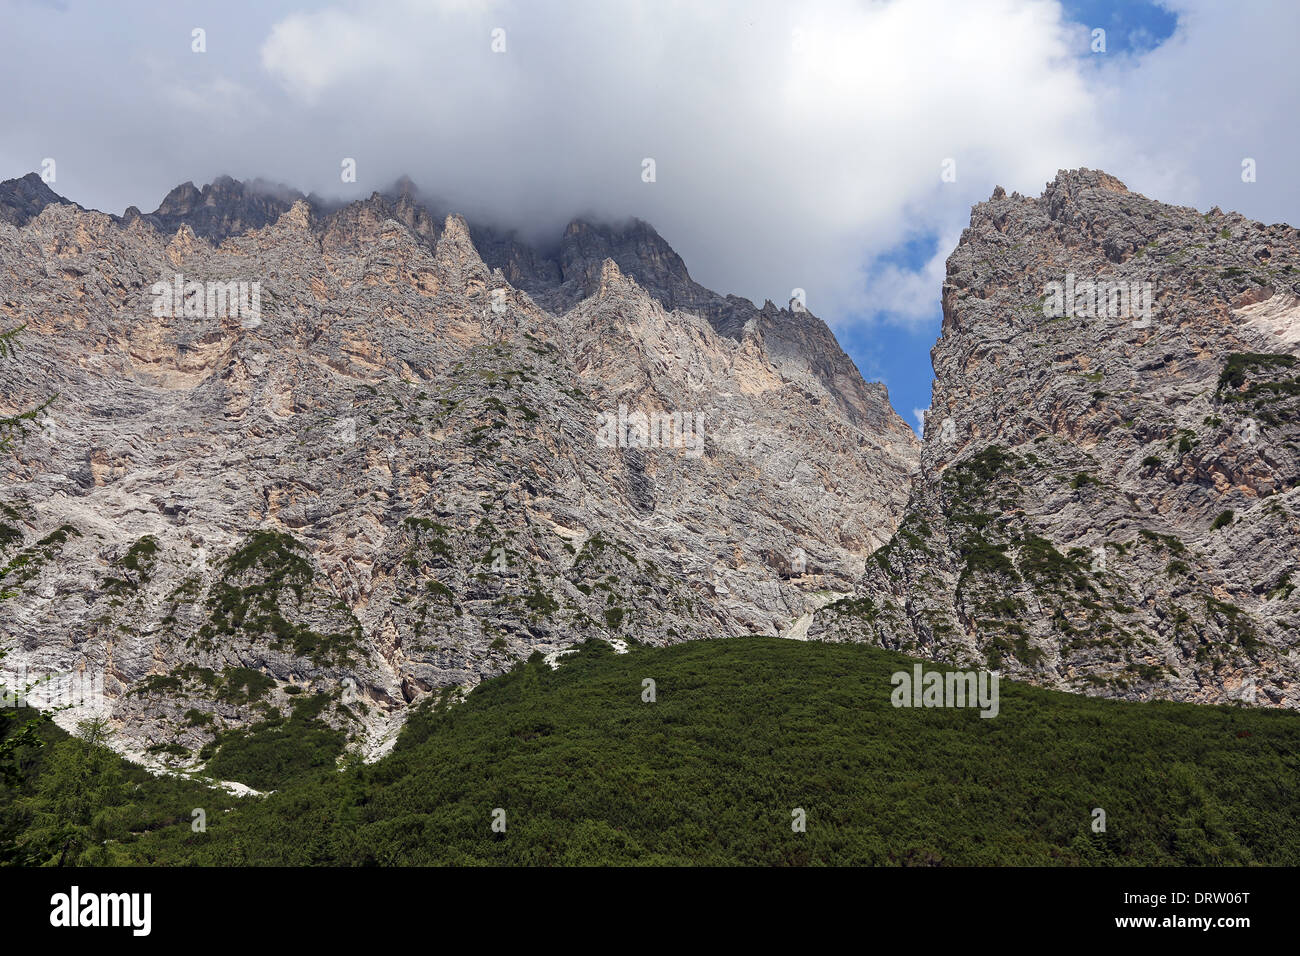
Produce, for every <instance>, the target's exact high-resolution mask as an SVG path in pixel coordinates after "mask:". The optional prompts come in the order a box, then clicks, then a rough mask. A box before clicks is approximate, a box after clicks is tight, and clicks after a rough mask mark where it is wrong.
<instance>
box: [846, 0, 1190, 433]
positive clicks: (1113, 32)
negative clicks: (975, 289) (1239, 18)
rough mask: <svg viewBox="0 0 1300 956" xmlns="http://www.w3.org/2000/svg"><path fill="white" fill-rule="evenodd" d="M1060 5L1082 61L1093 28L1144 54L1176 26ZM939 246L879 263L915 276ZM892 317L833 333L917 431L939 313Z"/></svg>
mask: <svg viewBox="0 0 1300 956" xmlns="http://www.w3.org/2000/svg"><path fill="white" fill-rule="evenodd" d="M1062 6H1063V7H1064V11H1065V16H1066V17H1067V18H1068V19H1070V20H1072V21H1074V22H1076V23H1079V24H1082V25H1083V26H1085V27H1087V30H1088V33H1087V35H1086V36H1081V37H1080V48H1079V50H1078V54H1077V55H1078V57H1079V58H1080V59H1081V60H1088V59H1090V58H1092V57H1094V56H1099V55H1102V54H1094V53H1093V52H1092V42H1091V39H1092V34H1091V31H1092V30H1093V29H1096V28H1101V29H1104V30H1105V31H1106V54H1105V55H1111V54H1119V55H1123V54H1142V53H1146V52H1148V51H1150V50H1152V49H1154V48H1155V47H1158V46H1159V45H1160V44H1161V43H1164V42H1165V41H1166V40H1168V39H1169V37H1170V36H1172V35H1173V33H1174V29H1175V27H1176V26H1177V22H1178V19H1177V16H1176V15H1175V14H1173V13H1171V12H1170V11H1169V10H1166V9H1165V8H1163V7H1161V6H1158V5H1157V4H1154V3H1149V2H1145V0H1074V2H1066V3H1064V4H1062ZM991 192H992V190H989V193H991ZM1155 198H1159V197H1155ZM975 201H978V200H975ZM940 242H941V237H940V235H939V234H938V232H935V231H930V232H927V233H926V234H925V235H923V236H918V237H913V238H910V239H908V240H906V241H904V242H900V243H899V244H898V245H897V246H895V247H893V248H892V249H889V250H887V251H886V252H884V253H883V254H882V255H881V256H880V257H879V259H878V261H883V262H888V263H894V264H896V265H898V266H899V267H901V268H903V269H906V270H909V271H912V272H919V271H921V270H923V269H924V268H925V266H926V263H927V262H929V261H930V260H931V259H932V258H933V257H934V256H935V255H936V254H937V253H940V252H942V253H943V254H944V255H947V253H948V252H951V251H952V250H951V249H948V248H943V249H940ZM896 319H897V317H896V316H894V315H892V314H891V313H890V312H889V311H887V310H880V309H864V310H861V311H858V312H855V313H852V314H850V315H849V316H848V317H847V318H846V319H845V320H844V321H843V323H842V324H840V325H839V328H838V332H837V335H838V338H839V340H840V345H841V346H842V347H843V349H844V351H846V352H847V353H848V354H849V356H850V357H851V358H852V359H853V360H854V362H856V363H857V365H858V369H859V370H860V371H861V372H862V374H863V376H865V377H866V378H868V379H877V380H880V381H883V382H884V383H885V384H886V385H887V386H888V388H889V400H890V402H891V404H893V406H894V409H895V410H896V411H897V412H898V413H899V414H900V415H902V416H903V417H904V418H905V419H906V420H907V422H908V424H910V425H911V426H912V427H913V428H914V429H916V430H917V432H918V433H919V432H920V427H921V422H920V419H919V418H918V416H917V415H916V410H917V409H925V408H929V406H930V386H931V383H932V382H933V379H934V374H933V369H932V367H931V365H930V349H931V348H932V347H933V346H934V344H935V342H936V341H937V340H938V338H939V331H940V323H941V322H942V320H943V314H942V310H941V309H940V307H939V303H937V302H936V303H934V305H933V308H931V309H930V310H929V312H928V314H926V315H924V316H922V317H912V318H908V319H906V320H904V321H897V320H896Z"/></svg>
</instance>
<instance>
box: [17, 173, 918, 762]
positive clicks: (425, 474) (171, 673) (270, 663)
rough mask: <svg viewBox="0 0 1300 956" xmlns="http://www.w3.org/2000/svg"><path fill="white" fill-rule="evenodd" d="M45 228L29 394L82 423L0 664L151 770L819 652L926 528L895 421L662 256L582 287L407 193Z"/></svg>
mask: <svg viewBox="0 0 1300 956" xmlns="http://www.w3.org/2000/svg"><path fill="white" fill-rule="evenodd" d="M26 182H27V181H26V180H23V181H10V182H9V183H4V184H0V197H5V198H4V200H3V201H4V202H5V203H6V204H7V205H9V204H13V203H15V202H16V200H11V199H9V198H8V197H11V196H21V195H26V194H27V193H29V192H30V190H29V189H28V188H27V186H26V185H22V184H23V183H26ZM16 184H17V185H16ZM36 205H40V206H41V208H40V209H39V210H38V211H35V212H34V213H33V215H32V216H31V217H30V218H29V219H28V220H26V221H24V222H23V223H22V224H21V225H15V224H14V223H12V222H9V221H6V222H5V223H0V281H2V284H0V312H3V318H0V327H5V328H7V327H11V326H15V325H20V324H25V326H26V328H25V331H24V333H23V337H22V339H21V342H20V345H21V350H20V354H19V355H18V356H17V357H16V358H14V359H12V360H9V361H6V362H4V363H2V364H0V396H3V404H4V407H6V408H8V409H14V410H16V409H21V408H27V407H30V406H31V405H33V404H36V403H38V402H40V401H43V400H44V399H46V398H48V397H49V396H50V395H56V396H57V397H56V400H55V402H54V404H53V405H52V406H51V408H50V414H49V415H48V416H42V421H41V422H39V427H38V428H35V429H34V430H33V431H31V433H30V434H29V435H28V437H27V440H26V441H25V442H24V443H22V444H21V446H20V447H18V449H17V452H16V454H15V455H14V457H13V458H12V459H11V460H9V461H8V462H7V463H6V474H5V481H4V486H3V496H2V498H0V585H2V586H3V588H4V589H5V590H6V591H11V592H16V593H14V594H13V596H11V597H9V598H8V599H6V600H5V602H4V611H5V613H4V616H3V618H0V646H5V647H8V648H12V650H11V652H10V654H9V656H8V658H7V659H6V661H5V665H6V667H7V668H8V669H9V670H10V671H11V672H12V671H14V670H15V669H17V668H22V667H25V668H27V669H28V671H29V672H32V671H40V672H51V671H53V672H59V673H68V672H72V673H78V674H83V675H88V676H89V677H93V676H94V675H99V674H101V673H102V674H104V679H103V686H102V691H101V689H100V688H98V687H95V688H94V689H93V691H92V696H93V697H94V698H95V700H96V702H98V703H100V704H102V705H104V706H106V707H107V708H108V709H109V710H110V711H111V716H112V718H113V723H114V727H115V728H116V731H117V737H116V742H117V745H118V746H119V747H120V748H121V749H122V750H123V751H124V752H125V753H127V754H128V755H130V756H132V757H133V758H135V759H138V760H142V761H145V762H147V763H152V764H159V765H167V766H178V767H187V766H194V765H196V763H197V762H199V761H205V760H207V759H208V758H210V757H212V758H214V759H215V761H216V765H217V766H220V764H221V762H222V760H223V759H224V758H223V757H222V753H223V751H224V749H225V748H227V747H234V746H237V743H236V742H237V740H238V739H240V736H241V735H242V734H244V733H245V732H246V731H248V729H249V728H251V727H255V726H262V725H264V724H265V723H266V722H267V721H268V720H274V719H279V718H277V717H276V715H281V716H285V715H292V716H293V717H296V718H300V719H302V720H304V721H305V720H308V719H310V720H312V721H316V722H318V723H320V724H321V725H322V726H324V727H326V728H329V731H328V732H330V733H342V734H344V735H346V737H347V739H348V740H349V741H350V742H351V745H352V746H354V747H355V748H357V749H360V750H361V751H363V752H365V753H367V754H371V755H374V754H378V753H381V752H383V751H384V750H385V749H386V748H387V747H388V746H390V745H391V743H392V741H393V739H394V737H395V735H396V732H397V730H398V729H399V727H400V726H401V723H402V721H403V720H404V719H405V716H406V714H407V713H408V711H409V709H410V705H411V704H413V703H416V702H419V701H421V700H423V699H425V698H427V697H428V696H430V695H437V696H439V697H445V696H447V695H448V694H452V693H463V692H464V691H465V690H467V689H468V688H470V687H472V686H474V685H475V684H476V683H477V682H478V681H480V680H481V679H483V678H484V677H485V676H488V675H492V674H497V673H501V672H503V671H505V670H507V669H509V668H510V667H511V666H512V665H513V664H514V663H515V662H517V661H519V660H521V659H525V658H528V657H529V656H530V655H532V654H533V653H535V652H540V653H541V654H543V655H544V656H549V657H551V659H553V660H554V659H557V658H558V656H559V655H562V654H564V653H565V652H566V651H567V650H568V649H569V648H571V647H573V646H575V645H576V644H578V643H580V642H581V641H583V640H585V639H587V638H591V637H598V638H601V639H604V640H608V641H610V642H612V643H613V644H614V646H616V647H620V648H621V647H624V646H626V645H627V644H631V643H643V644H654V645H658V644H670V643H676V642H680V641H685V640H691V639H699V638H714V637H729V636H738V635H745V634H767V635H781V634H784V635H789V636H800V635H801V634H802V633H803V630H804V629H805V628H807V626H808V625H809V623H810V622H811V621H812V619H813V615H814V613H815V611H816V610H817V608H819V607H821V606H822V605H824V604H825V603H826V602H828V601H831V600H834V599H835V598H836V597H838V596H841V595H845V594H848V593H850V592H851V591H852V590H853V587H854V584H855V582H856V581H858V580H860V579H861V577H862V574H863V572H864V569H865V568H866V567H867V564H868V561H869V558H870V555H871V554H872V553H873V552H874V551H875V550H876V549H877V548H878V547H879V546H881V545H882V544H884V543H885V542H886V541H887V540H889V538H890V536H891V535H892V534H893V532H894V530H895V527H896V526H897V523H898V520H899V519H900V517H901V516H902V514H903V511H904V508H905V507H906V505H907V501H908V495H909V488H910V476H911V474H912V473H913V472H914V471H915V470H916V468H917V464H918V454H919V442H918V441H917V440H916V438H915V436H914V435H913V433H912V431H911V430H910V428H908V427H907V425H906V424H905V423H904V422H903V421H902V420H901V419H900V418H899V417H898V416H897V415H896V414H895V413H894V412H893V410H892V409H891V408H890V406H889V404H888V398H887V395H886V393H885V390H884V388H883V386H880V385H869V384H867V383H865V382H863V381H862V379H861V377H860V376H859V375H858V373H857V370H856V368H855V367H854V366H853V364H852V362H851V361H850V360H849V359H848V358H847V356H845V355H844V353H843V351H842V350H841V349H840V348H839V346H838V344H836V342H835V340H834V337H833V335H832V334H831V333H830V331H829V329H828V328H827V327H826V325H825V324H824V323H823V322H822V321H821V320H820V319H818V318H816V317H815V316H813V315H812V314H811V313H808V312H806V311H802V310H790V309H779V308H777V307H776V306H774V305H772V304H771V303H767V304H765V305H764V306H763V307H762V308H759V307H756V306H754V305H753V304H752V303H748V302H746V301H745V300H742V299H738V298H735V297H723V296H719V295H716V294H714V293H712V292H709V291H708V290H706V289H704V288H703V287H701V286H699V285H698V284H696V283H695V282H694V281H693V280H692V279H691V278H690V276H689V274H688V273H687V272H686V269H685V266H684V265H683V264H682V263H681V260H680V258H679V257H677V255H676V254H675V253H674V252H673V251H672V250H671V249H670V248H669V247H668V245H667V243H665V242H664V241H663V239H662V238H660V237H659V236H658V235H657V234H656V233H655V232H654V230H653V229H651V228H650V227H649V226H648V225H646V224H644V223H633V224H631V225H629V226H626V227H622V228H619V229H613V228H610V227H605V226H600V225H593V224H589V223H585V222H575V223H573V224H570V226H569V227H568V228H567V229H566V230H565V232H564V236H563V237H562V238H561V240H560V242H559V243H558V245H557V247H556V248H557V249H558V250H559V252H558V255H557V254H556V253H555V252H554V251H553V250H552V251H551V252H549V253H548V252H546V251H543V250H536V249H530V248H529V247H527V246H525V245H523V244H521V243H520V242H518V241H517V240H516V239H515V238H513V236H511V235H510V234H508V233H506V234H497V233H494V232H492V231H491V230H490V229H487V228H479V227H474V226H471V225H470V224H469V223H467V222H466V221H465V220H464V219H463V218H462V217H460V216H458V215H455V214H448V215H443V214H442V213H441V211H438V210H435V209H431V208H430V206H429V205H428V204H426V203H425V202H424V201H423V200H421V199H420V197H419V195H418V193H417V192H416V191H415V189H414V187H413V186H412V185H411V184H410V183H409V182H404V183H401V184H398V186H397V187H396V188H395V189H394V190H393V191H391V192H390V193H388V194H375V195H373V196H371V197H370V198H369V199H367V200H363V201H359V202H354V203H350V204H347V205H344V206H341V207H330V206H329V205H328V204H326V203H323V202H321V201H319V200H318V199H315V198H313V197H303V196H301V195H300V194H294V193H291V192H290V191H286V190H284V189H283V188H281V187H267V186H266V185H265V184H248V185H246V184H241V183H238V182H237V181H235V180H230V179H225V178H223V179H220V180H218V181H216V182H214V183H212V184H210V185H209V186H206V187H204V188H203V189H201V190H200V189H198V188H196V187H194V186H193V185H191V184H185V185H182V186H179V187H177V188H176V189H175V190H173V191H172V192H171V193H170V194H169V195H168V196H167V198H166V199H165V200H164V201H163V203H162V204H161V205H160V206H159V208H158V209H157V210H156V211H155V212H153V213H149V214H140V213H139V212H138V211H136V210H134V209H131V210H128V211H127V213H126V214H125V215H123V216H122V217H113V216H108V215H105V214H103V213H99V212H94V211H87V210H83V209H81V208H80V207H77V206H75V205H73V204H70V203H67V202H65V201H62V200H60V199H58V197H54V198H53V199H50V198H49V197H46V196H44V194H41V196H40V197H38V198H37V199H36V200H34V201H33V202H28V203H27V205H25V206H24V208H26V209H29V210H35V207H36ZM512 276H513V277H514V278H513V279H512V278H511V277H512ZM190 283H199V284H200V285H197V286H193V285H187V284H190ZM240 283H243V284H244V285H243V288H242V289H241V287H240V285H239V284H240ZM228 284H231V285H228ZM174 290H175V291H174ZM236 301H237V302H239V303H242V305H243V306H245V308H243V309H242V310H241V309H238V308H236V307H235V306H234V305H232V303H234V302H236ZM187 312H189V313H190V314H187ZM651 425H654V426H659V427H658V428H656V429H655V430H654V431H653V436H654V439H655V440H654V441H653V443H651V442H650V441H649V440H648V438H649V437H650V436H649V434H648V433H650V432H651V428H650V426H651ZM660 429H662V430H660ZM661 438H662V439H663V440H662V441H660V439H661Z"/></svg>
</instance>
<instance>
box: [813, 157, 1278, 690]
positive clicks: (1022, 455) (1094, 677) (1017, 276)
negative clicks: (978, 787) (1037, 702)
mask: <svg viewBox="0 0 1300 956" xmlns="http://www.w3.org/2000/svg"><path fill="white" fill-rule="evenodd" d="M943 303H944V321H943V334H942V337H941V338H940V340H939V342H938V344H937V345H936V346H935V348H934V350H933V352H932V358H933V362H934V369H935V376H936V379H935V385H934V394H933V401H932V405H931V409H930V412H929V414H928V415H927V417H926V423H925V444H924V449H923V451H922V455H921V471H920V474H919V475H918V476H917V479H916V482H915V485H914V488H913V492H912V500H911V502H910V504H909V505H908V509H907V513H906V515H905V517H904V519H903V521H902V523H901V524H900V527H899V530H898V532H897V534H896V535H895V537H894V538H893V540H892V541H891V542H890V543H889V544H888V545H887V546H886V547H885V548H883V549H881V550H880V551H878V552H877V553H876V554H875V555H874V556H873V558H872V560H871V562H870V564H869V568H868V572H867V573H866V574H865V575H864V576H863V578H862V580H861V581H859V582H858V583H857V585H856V587H855V588H854V594H853V595H852V596H851V597H849V598H846V599H844V600H842V601H840V602H838V603H836V604H832V605H830V606H828V608H827V609H826V610H823V611H821V612H819V613H818V614H817V615H816V616H815V620H814V621H813V622H812V624H811V626H810V628H809V635H810V636H811V637H813V638H822V639H828V640H866V641H872V642H878V643H881V644H883V645H885V646H888V647H898V648H905V649H908V650H910V651H914V652H915V653H917V654H919V655H921V656H925V657H930V658H937V659H941V660H947V661H954V662H962V663H968V664H970V663H974V664H977V665H980V666H986V667H996V668H1000V669H1001V670H1003V672H1004V673H1007V674H1009V675H1011V676H1014V677H1017V678H1021V679H1027V680H1031V681H1034V682H1037V683H1041V684H1044V685H1047V686H1050V687H1055V688H1059V689H1062V690H1070V691H1076V692H1081V693H1087V694H1098V695H1106V696H1116V697H1124V698H1128V699H1133V700H1149V699H1153V698H1168V699H1177V700H1186V701H1195V702H1205V703H1210V702H1216V703H1217V702H1229V701H1240V702H1241V703H1243V704H1245V705H1258V706H1278V707H1289V708H1295V707H1297V706H1298V705H1300V683H1298V682H1297V680H1298V675H1300V638H1298V637H1297V634H1298V630H1297V623H1298V622H1300V614H1298V613H1297V612H1298V610H1300V605H1298V603H1297V602H1300V594H1296V593H1295V592H1296V588H1295V585H1296V584H1300V568H1298V567H1297V563H1298V560H1300V553H1298V548H1297V546H1298V545H1300V537H1297V533H1296V532H1297V518H1296V515H1297V498H1296V495H1297V492H1296V485H1297V476H1298V474H1300V457H1298V456H1297V451H1298V445H1297V442H1298V441H1300V426H1298V422H1300V362H1298V361H1297V358H1298V356H1297V342H1298V341H1300V234H1298V233H1297V230H1296V229H1294V228H1292V227H1291V226H1287V225H1264V224H1263V223H1258V222H1252V221H1250V220H1248V219H1245V218H1243V217H1242V216H1240V215H1236V214H1232V213H1223V212H1220V211H1219V210H1217V209H1215V210H1211V211H1210V212H1208V213H1204V214H1202V213H1200V212H1197V211H1196V210H1194V209H1188V208H1183V207H1175V206H1167V205H1164V204H1162V203H1159V202H1155V201H1153V200H1150V199H1147V198H1145V197H1143V196H1139V195H1136V194H1134V193H1131V192H1129V191H1128V190H1127V189H1126V188H1125V187H1124V185H1123V184H1122V183H1120V182H1119V181H1118V180H1116V179H1114V178H1113V177H1111V176H1108V175H1106V174H1105V173H1100V172H1095V171H1092V170H1086V169H1085V170H1077V171H1073V172H1062V173H1060V174H1059V175H1058V176H1057V178H1056V180H1055V181H1054V182H1052V183H1050V184H1048V186H1047V189H1046V191H1045V192H1044V193H1043V195H1042V196H1040V197H1038V198H1036V199H1035V198H1028V197H1024V196H1020V195H1015V194H1013V195H1011V196H1007V195H1006V194H1005V193H1004V191H1003V190H1001V189H998V190H997V191H996V192H995V193H994V195H993V197H992V199H990V200H989V201H988V202H986V203H981V204H980V205H978V206H977V207H975V209H974V211H973V212H972V214H971V223H970V228H969V229H967V230H966V231H965V232H964V233H963V235H962V238H961V242H960V244H959V245H958V247H957V249H956V251H954V252H953V254H952V255H951V257H950V258H949V260H948V270H947V279H946V281H945V283H944V288H943Z"/></svg>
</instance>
